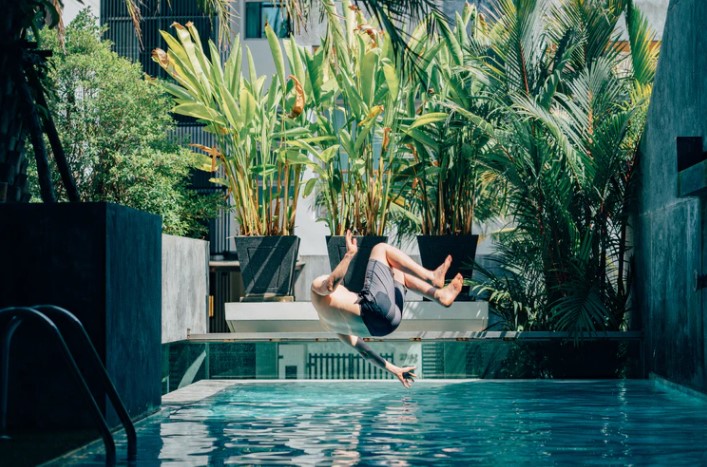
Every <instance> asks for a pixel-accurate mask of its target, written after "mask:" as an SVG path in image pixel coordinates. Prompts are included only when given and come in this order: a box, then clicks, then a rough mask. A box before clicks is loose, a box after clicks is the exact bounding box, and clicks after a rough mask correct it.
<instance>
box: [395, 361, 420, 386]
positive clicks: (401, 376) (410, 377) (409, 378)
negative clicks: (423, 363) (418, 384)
mask: <svg viewBox="0 0 707 467" xmlns="http://www.w3.org/2000/svg"><path fill="white" fill-rule="evenodd" d="M413 371H415V367H414V366H406V367H405V368H400V367H399V366H396V367H394V368H391V372H392V373H393V374H394V375H395V376H396V377H397V378H398V380H399V381H400V382H401V383H402V384H403V386H405V387H406V388H409V387H410V386H412V383H414V382H415V379H414V378H417V375H416V374H415V373H413Z"/></svg>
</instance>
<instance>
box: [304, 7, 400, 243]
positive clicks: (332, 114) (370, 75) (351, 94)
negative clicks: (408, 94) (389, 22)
mask: <svg viewBox="0 0 707 467" xmlns="http://www.w3.org/2000/svg"><path fill="white" fill-rule="evenodd" d="M323 7H324V11H325V13H326V15H327V20H328V26H329V28H328V35H327V38H326V40H325V42H324V46H323V47H322V50H323V52H322V53H323V54H324V55H323V56H322V58H323V61H324V63H323V67H324V68H323V69H324V72H325V73H326V75H327V76H328V77H329V80H328V81H326V82H328V83H330V84H329V86H328V87H327V89H329V90H334V93H335V95H334V96H333V101H330V102H333V104H334V105H331V106H330V107H329V108H328V109H322V110H323V112H321V113H320V114H319V115H318V117H319V118H318V119H317V124H318V125H317V135H318V136H319V137H320V138H321V141H326V142H327V144H326V145H325V146H324V147H321V148H319V149H317V150H315V151H314V152H313V154H315V157H317V158H318V159H319V160H320V162H321V163H322V164H321V166H320V170H318V171H317V172H318V174H319V183H318V184H317V191H318V192H319V193H320V196H319V197H318V200H319V202H320V204H321V205H323V206H324V207H325V208H326V212H327V214H326V217H325V219H324V220H325V222H326V223H327V225H328V227H329V229H330V231H331V233H332V234H333V235H343V234H344V233H345V231H346V230H347V229H351V230H354V231H356V232H357V233H359V234H361V235H384V234H385V232H386V229H387V227H388V225H389V220H390V218H389V216H390V213H391V210H393V209H394V208H395V206H397V205H398V204H402V203H401V202H400V199H401V188H400V186H399V184H400V183H402V184H405V179H403V178H402V177H401V174H402V171H403V169H404V168H405V167H406V166H407V165H408V164H409V161H408V159H407V158H405V157H400V156H401V154H400V149H401V145H400V138H399V134H400V125H401V114H400V111H401V108H402V104H403V102H404V96H405V89H403V85H402V82H401V81H402V80H401V74H400V70H399V68H398V67H396V64H395V59H394V55H393V51H392V45H391V43H390V39H389V38H388V37H387V36H384V35H382V34H381V33H380V31H378V29H376V28H375V27H374V26H373V25H372V24H371V23H370V22H369V20H368V19H367V18H366V17H365V16H364V15H363V13H362V12H361V11H360V10H359V9H358V8H356V7H355V6H353V5H351V4H350V3H349V2H348V1H344V2H342V9H341V11H342V13H341V14H339V13H338V12H337V11H336V7H335V5H334V3H333V2H331V1H325V2H323ZM332 81H333V82H332ZM309 188H310V189H313V188H314V184H312V185H311V186H310V187H309Z"/></svg>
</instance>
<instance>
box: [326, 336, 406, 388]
mask: <svg viewBox="0 0 707 467" xmlns="http://www.w3.org/2000/svg"><path fill="white" fill-rule="evenodd" d="M337 336H338V337H339V339H341V341H342V342H344V343H345V344H348V345H350V346H351V347H353V348H354V349H356V351H358V353H360V354H361V356H362V357H363V358H365V359H366V360H370V361H372V362H373V363H375V364H376V365H377V366H379V367H380V368H383V369H384V370H386V371H388V372H390V373H392V374H394V375H395V377H396V378H398V380H399V381H400V382H401V383H402V384H403V386H405V387H406V388H409V387H410V385H411V384H412V383H413V382H414V381H415V380H414V378H417V375H415V374H414V373H413V371H415V367H414V366H409V367H405V368H401V367H399V366H396V365H393V364H392V363H390V362H389V361H388V360H386V359H385V358H383V357H381V356H380V355H379V354H378V353H376V352H375V351H374V350H373V349H372V348H370V347H369V346H368V344H366V343H365V342H364V341H363V339H361V338H360V337H357V336H350V335H348V334H337Z"/></svg>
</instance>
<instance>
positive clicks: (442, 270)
mask: <svg viewBox="0 0 707 467" xmlns="http://www.w3.org/2000/svg"><path fill="white" fill-rule="evenodd" d="M451 265H452V255H447V257H446V258H445V260H444V262H443V263H442V264H440V265H439V267H438V268H437V269H435V270H434V271H432V277H433V278H432V285H434V286H435V287H437V288H438V289H441V288H442V287H444V277H445V276H446V275H447V271H448V270H449V266H451Z"/></svg>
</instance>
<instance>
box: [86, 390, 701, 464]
mask: <svg viewBox="0 0 707 467" xmlns="http://www.w3.org/2000/svg"><path fill="white" fill-rule="evenodd" d="M138 451H139V452H138V464H141V463H145V464H158V463H161V464H163V465H170V464H174V465H206V464H210V465H214V464H215V465H221V464H224V463H229V464H268V465H272V464H295V465H342V466H346V465H359V464H379V465H401V466H404V465H420V464H428V463H431V462H435V463H443V464H444V463H466V464H468V463H484V464H506V463H516V464H518V463H519V464H535V463H539V462H542V463H544V464H571V463H578V462H582V463H587V462H589V463H598V464H646V463H649V464H667V463H670V464H678V465H679V464H693V465H694V464H706V463H707V402H705V401H704V400H701V399H695V398H690V397H688V396H684V395H681V394H678V393H674V392H670V393H668V392H665V391H664V390H662V389H660V388H659V387H656V386H654V384H653V383H652V382H650V381H588V382H577V381H574V382H568V381H515V382H508V381H506V382H494V381H478V382H464V383H456V384H444V383H431V382H424V381H423V382H419V383H417V384H416V385H414V386H413V388H412V389H411V390H404V389H402V388H401V387H400V386H399V385H398V384H397V382H388V383H382V382H376V383H355V384H352V383H347V382H335V383H320V384H310V383H298V384H286V383H273V384H267V385H266V384H257V385H236V386H234V387H232V389H230V390H228V391H227V392H224V393H221V394H218V395H216V396H214V397H212V398H210V399H207V400H206V401H202V402H200V403H196V404H193V405H190V406H187V407H183V408H181V409H179V410H172V411H171V412H165V413H163V414H161V415H159V416H155V417H152V418H150V419H147V420H145V421H143V422H141V423H139V424H138ZM124 456H125V445H124V441H122V440H119V446H118V457H119V459H123V458H124ZM102 460H103V457H102V453H101V452H100V450H99V451H94V452H88V453H84V454H83V455H81V456H78V457H77V458H76V464H80V465H87V464H91V463H95V464H96V465H100V463H101V462H102Z"/></svg>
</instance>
